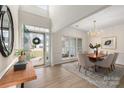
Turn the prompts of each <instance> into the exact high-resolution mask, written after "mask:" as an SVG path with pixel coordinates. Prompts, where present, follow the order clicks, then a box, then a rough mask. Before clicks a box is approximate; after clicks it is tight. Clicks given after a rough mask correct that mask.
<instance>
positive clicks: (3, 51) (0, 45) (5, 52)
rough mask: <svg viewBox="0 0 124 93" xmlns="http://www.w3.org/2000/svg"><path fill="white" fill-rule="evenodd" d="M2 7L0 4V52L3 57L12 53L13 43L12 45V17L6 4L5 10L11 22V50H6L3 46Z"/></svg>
mask: <svg viewBox="0 0 124 93" xmlns="http://www.w3.org/2000/svg"><path fill="white" fill-rule="evenodd" d="M2 7H3V5H0V20H1V35H0V52H1V54H2V55H3V56H4V57H8V56H9V55H10V54H11V53H12V50H13V45H14V25H13V18H12V14H11V11H10V9H9V7H8V6H6V8H7V12H8V14H9V20H10V23H11V46H12V47H11V50H10V51H8V49H7V48H6V46H5V43H4V42H3V39H4V37H3V28H2V27H3V16H4V13H2V11H1V9H2Z"/></svg>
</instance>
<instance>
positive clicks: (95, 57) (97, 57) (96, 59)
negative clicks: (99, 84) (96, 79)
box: [87, 53, 106, 72]
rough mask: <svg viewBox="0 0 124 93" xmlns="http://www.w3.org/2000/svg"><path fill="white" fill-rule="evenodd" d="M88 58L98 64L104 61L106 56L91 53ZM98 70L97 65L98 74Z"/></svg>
mask: <svg viewBox="0 0 124 93" xmlns="http://www.w3.org/2000/svg"><path fill="white" fill-rule="evenodd" d="M87 56H88V58H89V60H90V61H91V62H93V63H96V62H99V61H102V60H104V58H105V56H106V55H105V54H100V53H98V54H97V55H96V54H95V53H89V54H87ZM97 68H98V67H97V66H96V65H95V72H97Z"/></svg>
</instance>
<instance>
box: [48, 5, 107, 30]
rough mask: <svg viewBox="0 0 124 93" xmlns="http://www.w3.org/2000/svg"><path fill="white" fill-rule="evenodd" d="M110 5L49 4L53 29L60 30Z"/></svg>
mask: <svg viewBox="0 0 124 93" xmlns="http://www.w3.org/2000/svg"><path fill="white" fill-rule="evenodd" d="M106 7H108V6H104V5H53V6H49V16H50V18H51V20H52V31H59V30H61V29H63V28H66V27H68V26H70V25H72V24H73V23H75V22H77V21H79V20H80V19H84V18H85V17H88V16H90V15H92V14H94V13H96V12H98V11H100V10H102V9H105V8H106Z"/></svg>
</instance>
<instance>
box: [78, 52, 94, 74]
mask: <svg viewBox="0 0 124 93" xmlns="http://www.w3.org/2000/svg"><path fill="white" fill-rule="evenodd" d="M78 62H79V72H80V70H81V68H82V67H83V68H84V69H85V74H86V72H87V71H88V70H90V68H94V69H95V64H94V63H92V62H90V61H89V59H88V57H87V55H86V54H78Z"/></svg>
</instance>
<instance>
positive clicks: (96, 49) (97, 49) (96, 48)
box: [96, 48, 98, 56]
mask: <svg viewBox="0 0 124 93" xmlns="http://www.w3.org/2000/svg"><path fill="white" fill-rule="evenodd" d="M96 56H98V48H96Z"/></svg>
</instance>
